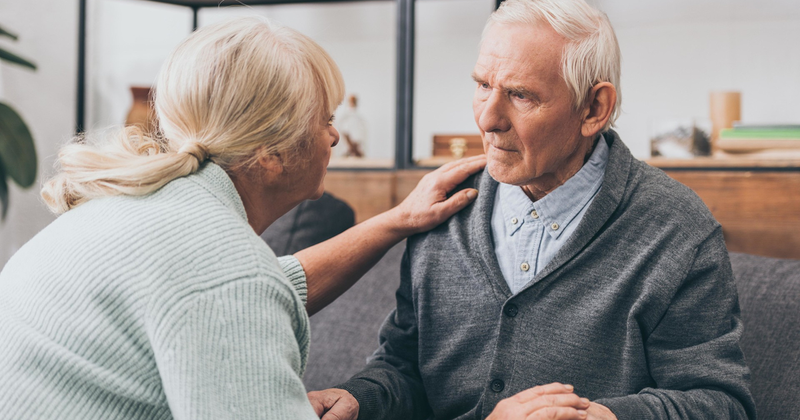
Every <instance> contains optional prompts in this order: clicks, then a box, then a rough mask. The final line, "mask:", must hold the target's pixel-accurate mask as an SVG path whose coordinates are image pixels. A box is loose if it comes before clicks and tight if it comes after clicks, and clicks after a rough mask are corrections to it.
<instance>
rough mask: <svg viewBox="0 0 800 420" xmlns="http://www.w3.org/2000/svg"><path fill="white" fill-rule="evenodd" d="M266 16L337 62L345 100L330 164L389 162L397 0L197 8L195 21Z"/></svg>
mask: <svg viewBox="0 0 800 420" xmlns="http://www.w3.org/2000/svg"><path fill="white" fill-rule="evenodd" d="M254 13H255V14H260V15H263V16H267V17H269V18H270V19H273V20H275V21H277V22H279V23H281V24H283V25H286V26H288V27H291V28H293V29H296V30H298V31H299V32H301V33H303V34H305V35H308V36H309V37H311V38H312V39H313V40H314V41H316V42H317V43H319V44H320V45H321V46H322V48H324V49H325V51H327V52H328V53H329V54H330V55H331V57H333V59H334V61H336V63H337V64H338V65H339V68H340V69H341V71H342V75H343V76H344V81H345V89H346V94H345V100H344V103H343V104H342V105H341V106H340V107H339V109H338V110H337V111H336V118H335V121H334V125H335V126H336V127H337V129H338V130H339V133H340V137H341V138H340V141H339V145H338V146H336V147H335V148H334V151H333V156H332V158H331V165H330V166H331V167H345V168H351V167H367V168H381V167H386V168H390V167H393V166H394V153H395V109H396V104H395V97H396V89H397V88H396V82H395V80H396V77H395V73H396V66H397V65H396V61H397V52H396V51H397V41H396V33H397V18H396V15H397V6H396V4H395V3H394V2H391V1H363V2H353V3H314V4H283V5H270V6H252V7H225V8H219V9H216V8H206V9H201V10H200V16H199V23H200V26H203V25H208V24H211V23H214V22H218V21H220V20H224V19H228V18H231V17H234V16H242V15H244V16H247V15H253V14H254Z"/></svg>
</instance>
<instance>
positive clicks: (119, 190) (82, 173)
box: [42, 126, 209, 214]
mask: <svg viewBox="0 0 800 420" xmlns="http://www.w3.org/2000/svg"><path fill="white" fill-rule="evenodd" d="M175 149H176V148H175V147H174V145H173V144H171V142H169V141H167V140H165V139H157V138H154V137H150V136H147V135H146V134H145V133H144V132H143V131H142V130H141V129H140V128H139V127H136V126H132V127H125V129H124V130H123V131H122V132H121V133H119V135H118V136H117V138H116V139H114V140H112V141H109V142H106V144H100V145H93V144H86V143H85V142H84V141H82V140H81V139H78V141H73V143H72V144H68V145H66V146H64V147H63V148H62V149H61V151H60V152H59V155H58V163H59V164H60V166H61V170H60V171H59V173H58V174H57V175H56V176H55V177H53V178H52V179H50V180H49V181H47V182H46V183H45V184H44V187H43V188H42V198H44V201H45V203H47V206H48V207H49V208H50V210H51V211H53V212H54V213H57V214H60V213H64V212H66V211H67V210H69V209H71V208H74V207H77V206H79V205H80V204H83V203H85V202H86V201H89V200H91V199H93V198H98V197H104V196H109V195H145V194H149V193H151V192H153V191H156V190H158V189H159V188H161V187H162V186H164V185H165V184H166V183H168V182H170V181H172V180H173V179H175V178H179V177H182V176H186V175H190V174H192V173H194V172H196V171H197V169H198V168H199V167H200V165H201V164H202V163H203V162H204V161H205V160H206V159H208V157H209V153H208V150H207V148H205V147H204V146H202V145H201V144H200V143H197V142H191V141H190V142H186V143H184V144H183V145H182V146H181V147H180V148H179V149H178V150H175Z"/></svg>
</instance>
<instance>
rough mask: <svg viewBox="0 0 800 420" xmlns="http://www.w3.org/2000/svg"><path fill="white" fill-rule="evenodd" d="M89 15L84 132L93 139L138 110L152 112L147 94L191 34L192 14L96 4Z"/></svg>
mask: <svg viewBox="0 0 800 420" xmlns="http://www.w3.org/2000/svg"><path fill="white" fill-rule="evenodd" d="M87 11H88V13H87V15H88V23H87V28H86V30H87V38H88V41H87V46H86V47H87V66H86V67H87V73H86V81H87V82H86V85H87V90H86V97H87V98H86V99H87V101H86V124H85V127H86V129H87V132H88V133H89V134H90V135H91V134H92V132H93V131H96V130H102V129H106V128H110V127H116V126H120V125H122V124H123V123H125V122H126V121H127V120H128V119H129V115H130V114H131V112H134V113H136V112H137V111H136V110H137V107H139V106H144V107H145V108H146V107H147V89H149V88H150V87H151V86H152V85H153V84H154V83H155V81H156V78H157V76H158V72H159V70H160V69H161V65H162V63H163V62H164V60H166V59H167V57H168V56H169V54H170V53H171V52H172V50H173V49H174V48H175V47H177V46H178V44H179V43H180V42H181V41H182V40H183V39H184V38H185V37H186V36H187V35H188V34H190V33H191V32H192V10H191V9H189V8H188V7H184V6H176V5H171V4H162V3H154V2H146V1H130V0H91V1H89V2H88V3H87ZM134 95H136V98H134ZM135 99H136V100H135ZM146 114H147V109H145V111H144V116H146ZM138 115H139V116H141V115H142V114H141V113H140V114H138ZM134 118H140V117H137V116H134Z"/></svg>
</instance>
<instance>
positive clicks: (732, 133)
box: [719, 128, 800, 140]
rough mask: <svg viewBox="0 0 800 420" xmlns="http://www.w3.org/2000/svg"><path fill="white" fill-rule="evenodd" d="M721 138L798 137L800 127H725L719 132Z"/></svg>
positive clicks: (771, 138)
mask: <svg viewBox="0 0 800 420" xmlns="http://www.w3.org/2000/svg"><path fill="white" fill-rule="evenodd" d="M719 137H720V138H721V139H748V140H755V139H764V140H773V139H792V140H794V139H798V140H800V128H725V129H723V130H721V131H720V132H719Z"/></svg>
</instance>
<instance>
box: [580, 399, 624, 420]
mask: <svg viewBox="0 0 800 420" xmlns="http://www.w3.org/2000/svg"><path fill="white" fill-rule="evenodd" d="M586 413H587V414H588V415H587V416H586V420H617V416H615V415H614V413H612V412H611V410H609V409H608V407H606V406H604V405H601V404H598V403H589V408H588V409H587V410H586Z"/></svg>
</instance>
